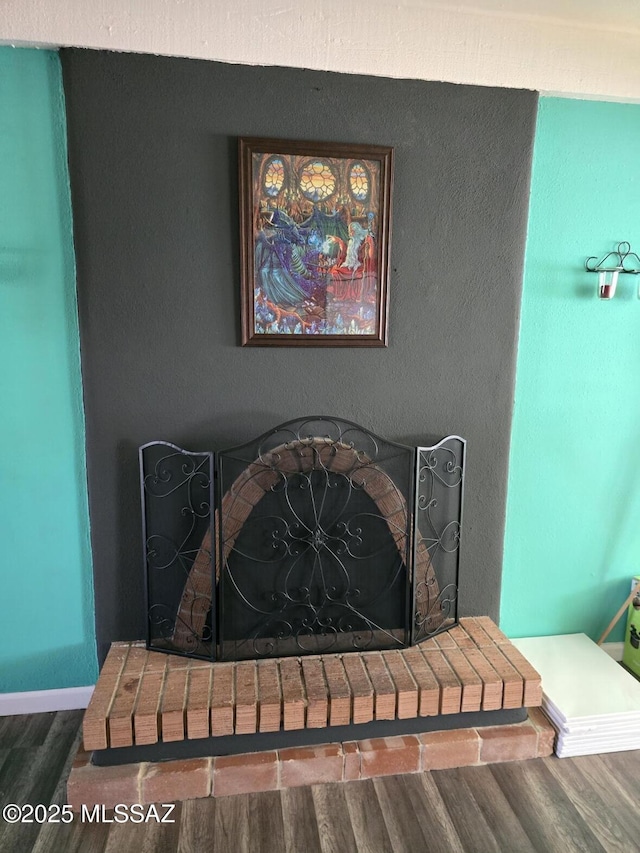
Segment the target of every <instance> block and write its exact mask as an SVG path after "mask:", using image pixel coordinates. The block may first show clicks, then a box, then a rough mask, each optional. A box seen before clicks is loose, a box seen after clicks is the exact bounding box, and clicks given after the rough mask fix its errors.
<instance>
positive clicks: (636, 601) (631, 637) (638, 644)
mask: <svg viewBox="0 0 640 853" xmlns="http://www.w3.org/2000/svg"><path fill="white" fill-rule="evenodd" d="M638 582H640V575H636V576H635V578H634V579H633V581H632V583H631V588H632V589H633V587H635V585H636V584H637V583H638ZM622 663H623V664H624V665H625V666H626V667H627V669H630V670H631V672H633V673H634V675H637V676H638V677H639V678H640V590H639V591H638V592H637V593H636V594H635V595H634V597H633V600H632V601H631V604H630V605H629V610H628V611H627V628H626V631H625V634H624V653H623V655H622Z"/></svg>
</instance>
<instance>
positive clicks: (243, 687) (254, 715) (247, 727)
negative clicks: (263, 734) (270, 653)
mask: <svg viewBox="0 0 640 853" xmlns="http://www.w3.org/2000/svg"><path fill="white" fill-rule="evenodd" d="M235 678H236V734H237V735H248V734H254V733H255V731H256V728H257V725H258V700H257V684H256V681H257V671H256V664H255V663H254V662H253V661H242V663H237V664H236V666H235Z"/></svg>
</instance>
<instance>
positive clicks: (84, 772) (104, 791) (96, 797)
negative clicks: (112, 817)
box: [67, 764, 142, 812]
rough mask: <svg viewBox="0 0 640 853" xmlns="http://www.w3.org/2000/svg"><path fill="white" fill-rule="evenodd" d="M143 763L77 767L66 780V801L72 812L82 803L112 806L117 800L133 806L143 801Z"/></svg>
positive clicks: (109, 807) (110, 807) (78, 808)
mask: <svg viewBox="0 0 640 853" xmlns="http://www.w3.org/2000/svg"><path fill="white" fill-rule="evenodd" d="M141 767H142V765H140V764H120V765H119V766H116V767H94V766H93V765H92V764H86V765H85V766H84V767H74V768H72V770H71V773H70V774H69V779H68V781H67V802H68V803H69V805H70V806H71V808H72V809H73V811H76V812H77V811H80V807H81V806H82V805H86V806H94V805H103V806H105V807H106V808H108V809H112V808H113V807H114V806H115V805H116V804H117V803H124V804H125V805H131V804H132V803H139V802H140V791H139V780H138V776H139V774H140V768H141Z"/></svg>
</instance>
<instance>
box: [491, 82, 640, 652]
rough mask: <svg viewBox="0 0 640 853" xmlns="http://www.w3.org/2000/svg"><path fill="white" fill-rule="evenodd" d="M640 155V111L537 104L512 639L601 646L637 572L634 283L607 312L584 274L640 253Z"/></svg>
mask: <svg viewBox="0 0 640 853" xmlns="http://www.w3.org/2000/svg"><path fill="white" fill-rule="evenodd" d="M639 144H640V106H637V105H635V104H603V103H597V102H589V101H566V100H558V99H554V98H549V99H547V98H543V99H541V101H540V109H539V114H538V126H537V134H536V143H535V153H534V166H533V179H532V188H531V189H532V191H531V209H530V219H529V235H528V242H527V253H526V265H525V279H524V292H523V301H522V319H521V331H520V345H519V354H518V368H517V384H516V402H515V410H514V423H513V437H512V448H511V465H510V471H509V500H508V512H507V530H506V536H505V556H504V575H503V596H502V609H501V627H502V629H503V630H505V631H506V632H507V633H508V634H509V636H513V637H523V636H530V635H542V636H543V635H547V634H565V633H571V632H582V631H584V632H586V633H589V634H590V635H591V636H592V637H593V638H594V639H597V638H598V636H599V635H600V634H601V633H602V631H604V629H605V628H606V626H607V625H608V623H609V620H610V619H611V618H613V615H614V614H615V612H616V611H617V610H618V607H619V606H620V605H621V604H622V602H623V601H624V599H625V598H626V596H627V595H628V593H629V590H630V581H631V578H632V577H633V575H635V574H638V571H639V565H640V523H639V522H640V444H639V443H638V424H639V423H640V382H639V381H638V365H639V364H640V335H639V334H638V328H639V326H640V301H638V299H637V298H636V288H637V277H636V276H620V283H619V285H618V290H619V293H618V295H617V296H616V298H615V299H614V300H612V301H610V302H606V301H600V300H598V299H597V297H596V281H597V277H596V276H595V275H593V274H591V275H590V274H588V273H586V272H584V261H585V258H586V257H587V256H589V255H598V257H602V256H603V255H604V254H606V253H607V252H608V251H610V250H611V249H613V248H615V246H616V244H617V243H618V242H619V241H620V240H629V241H630V242H631V244H632V246H633V248H636V247H640V194H639V192H638V190H639V189H640V159H639V158H638V150H639ZM636 251H637V248H636ZM623 624H624V619H623V620H622V622H621V623H620V625H619V626H618V630H617V632H616V633H615V634H612V635H611V636H610V638H609V639H610V640H615V639H620V638H621V637H622V628H623Z"/></svg>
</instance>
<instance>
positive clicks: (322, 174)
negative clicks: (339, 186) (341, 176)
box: [300, 160, 336, 201]
mask: <svg viewBox="0 0 640 853" xmlns="http://www.w3.org/2000/svg"><path fill="white" fill-rule="evenodd" d="M300 189H301V190H302V192H303V193H304V194H305V196H306V197H307V198H308V199H311V201H324V199H326V198H329V196H331V195H333V194H334V192H335V189H336V177H335V175H334V174H333V172H332V171H331V166H329V165H328V163H323V162H322V161H321V160H315V161H314V162H312V163H307V164H306V166H304V168H303V169H302V173H301V175H300Z"/></svg>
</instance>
